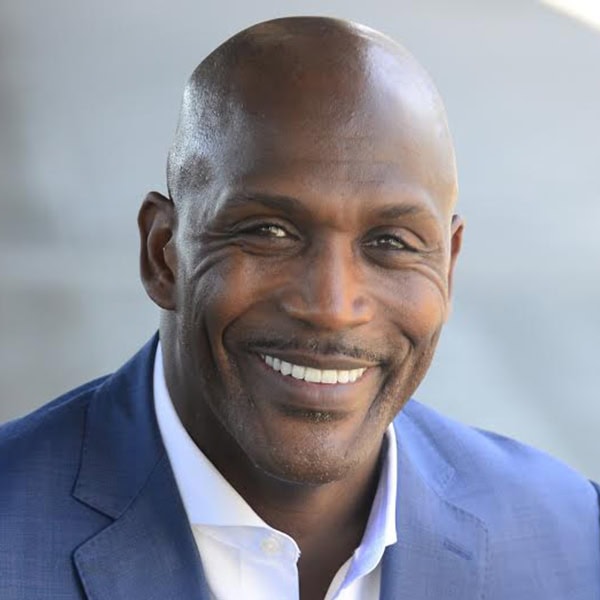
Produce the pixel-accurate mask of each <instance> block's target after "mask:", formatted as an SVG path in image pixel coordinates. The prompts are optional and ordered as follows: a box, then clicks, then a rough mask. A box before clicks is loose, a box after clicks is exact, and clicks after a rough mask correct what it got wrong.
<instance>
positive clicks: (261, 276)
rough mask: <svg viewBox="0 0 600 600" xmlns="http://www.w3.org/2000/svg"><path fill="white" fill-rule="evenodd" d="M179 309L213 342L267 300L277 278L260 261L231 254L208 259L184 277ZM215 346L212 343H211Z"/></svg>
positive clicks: (275, 284) (276, 283) (234, 253)
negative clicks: (207, 263)
mask: <svg viewBox="0 0 600 600" xmlns="http://www.w3.org/2000/svg"><path fill="white" fill-rule="evenodd" d="M186 281H187V283H186V288H185V289H183V290H182V296H183V297H182V308H183V311H182V312H184V313H186V315H187V319H188V321H191V322H193V323H194V324H195V326H196V328H198V327H203V328H205V329H206V331H207V332H208V334H209V337H210V338H211V339H212V340H213V342H217V345H218V341H219V340H220V339H221V338H222V336H223V332H224V330H225V329H227V327H228V326H229V325H231V324H232V323H234V322H235V321H236V320H237V319H238V318H240V317H241V316H243V315H244V314H245V313H246V312H247V311H248V310H250V309H251V308H252V307H254V306H256V305H257V304H260V303H261V302H264V301H265V300H267V299H268V298H269V297H270V294H271V292H272V290H273V287H276V286H277V285H279V277H278V276H277V275H276V273H274V272H273V270H272V269H268V270H267V269H264V268H261V263H260V261H256V260H252V257H248V256H244V255H243V254H240V253H236V252H231V253H229V252H228V253H227V254H225V253H224V254H223V255H221V256H220V257H219V258H218V259H213V260H211V264H210V265H208V266H206V265H205V267H204V268H203V269H196V271H195V272H194V273H191V274H189V275H188V277H187V278H186ZM213 345H214V344H213Z"/></svg>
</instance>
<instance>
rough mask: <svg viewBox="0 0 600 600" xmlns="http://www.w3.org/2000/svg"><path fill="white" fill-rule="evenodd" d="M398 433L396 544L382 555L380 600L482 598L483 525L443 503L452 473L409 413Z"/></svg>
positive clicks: (485, 539)
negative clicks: (409, 416) (410, 417)
mask: <svg viewBox="0 0 600 600" xmlns="http://www.w3.org/2000/svg"><path fill="white" fill-rule="evenodd" d="M396 430H397V438H398V502H397V514H396V525H397V531H398V542H397V543H396V544H394V545H393V546H389V547H388V548H387V549H386V551H385V554H384V557H383V563H382V578H381V594H380V598H381V600H401V599H402V600H404V599H406V600H438V599H439V598H444V600H471V599H473V600H475V599H476V598H482V597H483V585H484V575H485V570H486V560H487V556H486V554H487V532H486V529H485V526H484V524H483V523H482V522H481V521H480V520H479V519H477V518H476V517H475V516H474V515H472V514H470V513H468V512H466V511H464V510H462V509H460V508H459V507H457V506H455V505H453V504H451V503H450V502H448V501H447V500H446V499H445V497H446V496H445V494H444V491H445V488H446V487H447V486H448V485H449V484H450V482H451V481H452V479H453V477H454V469H453V467H452V466H451V465H449V464H448V463H447V462H446V461H445V459H444V458H443V457H442V456H441V455H440V454H439V453H438V452H437V451H436V449H435V447H434V446H433V445H432V444H431V443H430V442H429V441H428V440H425V439H424V437H423V435H422V434H421V433H420V432H419V431H418V428H416V427H415V425H414V423H412V421H411V420H410V419H409V418H408V417H407V416H406V415H403V414H401V416H400V417H399V418H398V419H397V421H396ZM409 448H410V450H409Z"/></svg>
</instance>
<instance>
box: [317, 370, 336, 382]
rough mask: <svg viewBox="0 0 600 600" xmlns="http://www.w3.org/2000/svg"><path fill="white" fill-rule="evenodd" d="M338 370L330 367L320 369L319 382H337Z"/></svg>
mask: <svg viewBox="0 0 600 600" xmlns="http://www.w3.org/2000/svg"><path fill="white" fill-rule="evenodd" d="M337 382H338V372H337V371H335V370H332V369H326V370H325V371H321V383H337Z"/></svg>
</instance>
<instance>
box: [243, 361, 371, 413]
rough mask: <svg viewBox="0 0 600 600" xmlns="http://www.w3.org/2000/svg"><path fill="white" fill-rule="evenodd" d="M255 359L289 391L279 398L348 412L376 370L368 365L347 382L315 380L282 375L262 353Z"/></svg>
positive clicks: (305, 407) (303, 406)
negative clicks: (270, 364)
mask: <svg viewBox="0 0 600 600" xmlns="http://www.w3.org/2000/svg"><path fill="white" fill-rule="evenodd" d="M255 356H256V355H255ZM256 360H257V361H258V362H260V366H261V368H262V369H263V371H264V372H265V373H267V374H270V375H271V378H270V381H273V382H276V383H278V384H279V385H281V387H282V388H283V389H282V391H285V392H287V394H286V395H285V397H277V398H276V400H277V401H279V402H282V403H284V404H286V405H288V406H290V405H291V406H294V407H297V408H299V409H303V410H315V411H316V410H320V411H341V412H345V411H347V410H348V409H350V408H351V407H352V406H354V405H355V404H356V401H357V400H358V398H357V393H358V391H359V389H360V388H362V387H363V385H365V384H366V383H368V382H369V381H370V380H371V377H372V375H373V373H374V371H375V369H374V368H373V367H370V368H367V370H366V371H365V372H364V373H363V374H362V375H361V376H360V377H359V378H358V379H357V380H356V381H353V382H348V383H313V382H310V381H304V379H296V378H295V377H292V375H282V374H281V373H280V372H279V371H275V370H274V369H272V368H271V367H270V366H269V365H267V364H266V363H265V361H264V360H263V359H262V358H261V357H260V356H256ZM361 396H362V394H361Z"/></svg>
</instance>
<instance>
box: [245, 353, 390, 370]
mask: <svg viewBox="0 0 600 600" xmlns="http://www.w3.org/2000/svg"><path fill="white" fill-rule="evenodd" d="M254 351H255V352H256V353H258V354H261V355H263V356H265V355H269V356H273V357H274V358H279V359H280V360H284V361H286V362H289V363H292V364H294V365H301V366H303V367H312V368H314V369H321V370H328V369H332V370H333V369H335V370H348V371H351V370H352V369H368V368H369V367H376V366H378V364H379V363H376V362H371V361H365V360H360V359H357V358H352V357H349V356H343V355H336V354H314V353H307V352H301V351H297V350H272V349H268V350H267V349H264V350H261V349H260V348H254Z"/></svg>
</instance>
